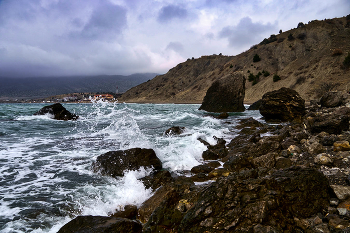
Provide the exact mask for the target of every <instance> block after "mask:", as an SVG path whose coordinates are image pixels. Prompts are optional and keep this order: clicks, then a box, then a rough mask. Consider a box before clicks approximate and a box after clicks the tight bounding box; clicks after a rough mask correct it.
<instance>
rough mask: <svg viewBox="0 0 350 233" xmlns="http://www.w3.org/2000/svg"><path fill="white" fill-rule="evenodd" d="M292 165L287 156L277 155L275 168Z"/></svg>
mask: <svg viewBox="0 0 350 233" xmlns="http://www.w3.org/2000/svg"><path fill="white" fill-rule="evenodd" d="M292 165H293V162H292V161H291V160H290V159H289V158H284V157H279V158H277V159H276V164H275V167H276V169H285V168H289V167H291V166H292Z"/></svg>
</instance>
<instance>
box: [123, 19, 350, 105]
mask: <svg viewBox="0 0 350 233" xmlns="http://www.w3.org/2000/svg"><path fill="white" fill-rule="evenodd" d="M253 35H254V33H252V36H253ZM349 52H350V15H348V16H347V17H342V18H335V19H327V20H321V21H319V20H314V21H312V22H309V23H308V24H305V25H304V24H300V25H298V27H297V28H294V29H291V30H289V31H286V32H283V33H280V34H278V35H272V36H271V37H270V38H268V39H265V40H264V41H262V42H261V43H260V44H258V45H254V46H252V47H251V49H249V50H248V51H246V52H243V53H241V54H239V55H237V56H223V55H210V56H202V57H200V58H197V59H189V60H187V61H186V62H183V63H180V64H178V65H177V66H176V67H174V68H172V69H170V70H169V71H168V72H167V73H166V74H164V75H159V76H156V77H155V78H154V79H152V80H150V81H148V82H145V83H142V84H140V85H138V86H136V87H133V88H131V89H130V90H128V91H127V92H126V93H124V94H123V96H122V98H121V99H120V101H125V102H148V103H152V102H153V103H201V102H202V100H203V98H204V96H205V93H206V91H207V89H208V88H209V87H210V85H211V84H212V83H213V82H214V81H215V80H217V79H220V78H221V77H224V76H225V75H227V74H228V73H232V72H236V71H243V73H244V74H246V75H245V76H246V79H247V83H246V95H245V102H250V103H251V102H254V101H256V100H258V99H260V98H261V97H262V95H263V94H264V93H266V92H268V91H272V90H276V89H279V88H281V87H290V88H292V89H294V90H296V91H297V92H299V93H300V95H301V96H302V97H303V98H304V99H306V100H311V99H315V98H317V97H318V96H319V95H320V93H321V92H322V91H324V90H325V89H330V88H331V87H333V88H334V90H345V89H346V88H348V89H350V71H349V68H345V67H344V66H343V61H344V59H345V57H346V56H347V55H348V53H349ZM256 54H258V56H259V57H260V59H261V60H260V61H258V62H253V57H254V56H255V55H256ZM263 71H268V73H270V75H269V76H267V77H265V76H264V75H261V76H260V77H259V81H258V82H257V83H256V84H255V85H252V84H253V82H249V81H248V77H249V75H250V74H253V75H257V74H258V73H259V72H261V73H262V72H263ZM274 74H276V75H278V76H279V77H280V78H281V80H279V81H277V82H274V81H273V76H274ZM348 84H349V85H348ZM347 85H348V87H347Z"/></svg>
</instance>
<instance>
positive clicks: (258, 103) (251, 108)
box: [248, 100, 261, 110]
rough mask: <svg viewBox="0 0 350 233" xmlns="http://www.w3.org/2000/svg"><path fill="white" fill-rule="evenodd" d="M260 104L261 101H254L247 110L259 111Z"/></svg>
mask: <svg viewBox="0 0 350 233" xmlns="http://www.w3.org/2000/svg"><path fill="white" fill-rule="evenodd" d="M260 104H261V100H258V101H255V102H254V103H253V104H251V105H250V106H249V108H248V110H259V107H260Z"/></svg>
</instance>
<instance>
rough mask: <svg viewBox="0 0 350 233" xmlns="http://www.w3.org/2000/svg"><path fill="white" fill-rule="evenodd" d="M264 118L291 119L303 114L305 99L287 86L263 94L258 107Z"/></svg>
mask: <svg viewBox="0 0 350 233" xmlns="http://www.w3.org/2000/svg"><path fill="white" fill-rule="evenodd" d="M259 111H260V114H261V115H263V116H264V117H265V119H266V120H274V119H277V120H281V121H293V120H299V121H301V118H302V117H303V116H304V115H305V100H303V99H302V98H301V97H300V95H299V94H298V93H297V92H296V91H294V90H292V89H289V88H285V87H283V88H281V89H279V90H276V91H272V92H268V93H266V94H264V95H263V97H262V101H261V105H260V108H259Z"/></svg>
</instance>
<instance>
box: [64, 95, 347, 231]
mask: <svg viewBox="0 0 350 233" xmlns="http://www.w3.org/2000/svg"><path fill="white" fill-rule="evenodd" d="M289 95H291V96H289ZM334 95H338V97H339V98H338V101H336V98H335V97H334ZM280 96H282V99H283V98H284V99H283V100H281V99H279V100H278V98H279V97H280ZM286 96H289V97H288V98H285V97H286ZM329 96H330V97H329ZM276 98H277V99H276ZM346 98H347V97H346V96H344V95H341V94H340V96H339V94H334V93H330V94H328V97H327V96H326V95H325V96H324V97H322V99H321V100H320V101H313V102H311V104H310V106H308V107H305V104H304V101H303V100H302V99H300V98H299V96H298V94H297V93H292V92H290V91H289V90H287V89H286V90H282V94H281V93H279V94H278V93H277V94H276V93H269V95H266V96H265V95H264V96H263V99H262V101H261V105H260V108H259V109H261V110H262V112H261V114H262V115H263V116H264V115H265V116H267V117H266V118H265V119H266V121H265V122H264V123H263V122H262V121H257V120H255V119H253V118H248V119H243V120H241V121H240V122H239V123H238V125H237V126H235V127H236V129H237V130H239V133H238V135H237V136H236V137H235V138H234V139H232V140H231V141H230V142H226V141H225V140H224V139H221V138H216V140H217V144H216V145H210V144H209V143H208V142H206V141H204V140H203V139H201V138H199V139H198V140H200V141H201V142H202V143H204V144H205V145H206V146H207V150H206V151H204V152H203V164H201V165H199V166H196V167H193V168H192V169H191V171H188V172H187V173H186V172H184V175H178V174H173V173H171V172H169V171H167V170H165V169H163V168H162V164H161V163H160V161H159V159H158V158H157V156H156V154H155V153H154V151H152V150H150V149H141V148H134V149H131V150H127V151H114V152H113V151H112V152H108V153H106V154H104V155H101V156H100V157H99V158H98V159H97V161H96V162H95V163H94V164H93V170H94V171H96V172H101V174H103V175H109V176H113V177H118V176H121V175H122V172H121V171H124V170H135V169H139V168H140V167H141V166H143V167H153V168H154V171H153V173H152V174H151V175H150V176H147V177H144V178H142V181H143V182H144V185H145V186H146V187H147V188H152V189H153V190H154V195H153V196H152V197H151V198H150V199H148V200H147V201H145V202H144V203H143V204H142V205H141V206H139V207H137V206H125V207H124V210H123V211H117V212H116V213H115V214H113V215H112V216H108V217H102V216H79V217H77V218H75V219H74V220H72V221H71V222H69V223H67V224H66V225H65V226H63V227H62V228H61V229H60V230H59V232H60V233H66V232H266V233H267V232H325V233H327V232H350V166H349V165H350V145H349V142H350V132H349V121H350V108H349V102H348V99H346ZM276 103H278V104H276ZM262 106H263V107H262ZM266 106H269V107H267V108H266ZM266 109H268V112H267V113H265V112H264V111H266ZM274 109H275V110H274ZM281 110H283V111H281ZM223 121H224V120H223ZM266 122H267V123H266ZM175 129H176V128H175ZM169 132H170V131H169ZM171 132H172V136H174V137H176V136H177V134H181V133H182V130H174V129H173V130H171ZM145 158H147V159H145Z"/></svg>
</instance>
